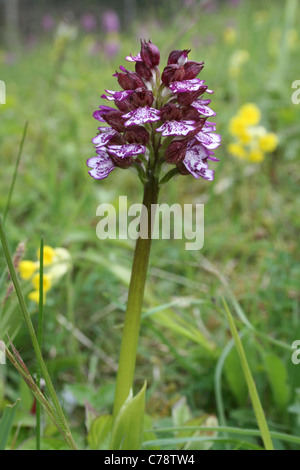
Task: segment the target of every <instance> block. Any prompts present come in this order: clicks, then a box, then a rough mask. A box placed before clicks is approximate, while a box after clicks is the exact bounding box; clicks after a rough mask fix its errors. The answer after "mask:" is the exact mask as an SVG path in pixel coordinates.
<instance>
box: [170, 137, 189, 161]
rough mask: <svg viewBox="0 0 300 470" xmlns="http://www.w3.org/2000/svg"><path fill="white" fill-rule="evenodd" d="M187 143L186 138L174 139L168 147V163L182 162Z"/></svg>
mask: <svg viewBox="0 0 300 470" xmlns="http://www.w3.org/2000/svg"><path fill="white" fill-rule="evenodd" d="M186 146H187V143H186V142H185V141H184V140H173V141H172V142H171V143H170V145H169V146H168V147H167V148H166V151H165V159H166V161H167V162H168V163H180V162H182V160H184V157H185V154H186Z"/></svg>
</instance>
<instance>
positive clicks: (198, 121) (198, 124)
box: [189, 114, 207, 139]
mask: <svg viewBox="0 0 300 470" xmlns="http://www.w3.org/2000/svg"><path fill="white" fill-rule="evenodd" d="M206 119H207V118H203V117H199V114H198V118H197V119H196V123H195V124H194V125H195V127H196V129H195V130H193V131H191V132H189V139H191V138H192V137H194V136H195V135H197V134H198V133H199V132H200V131H201V129H202V127H203V126H204V124H205V121H206Z"/></svg>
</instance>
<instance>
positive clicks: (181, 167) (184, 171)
mask: <svg viewBox="0 0 300 470" xmlns="http://www.w3.org/2000/svg"><path fill="white" fill-rule="evenodd" d="M176 166H177V170H178V171H179V173H180V174H181V175H190V174H191V173H190V172H189V170H188V169H187V168H186V167H185V165H184V164H183V163H182V161H181V162H179V163H177V165H176Z"/></svg>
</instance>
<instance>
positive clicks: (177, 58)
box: [168, 49, 191, 65]
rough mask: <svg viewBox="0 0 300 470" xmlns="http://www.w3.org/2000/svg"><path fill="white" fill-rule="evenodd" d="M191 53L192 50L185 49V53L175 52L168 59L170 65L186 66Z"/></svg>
mask: <svg viewBox="0 0 300 470" xmlns="http://www.w3.org/2000/svg"><path fill="white" fill-rule="evenodd" d="M190 52H191V49H185V50H183V51H180V50H178V51H177V50H175V51H172V52H171V53H170V55H169V57H168V65H170V64H177V65H184V64H185V63H186V62H187V59H188V54H189V53H190Z"/></svg>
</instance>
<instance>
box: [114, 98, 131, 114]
mask: <svg viewBox="0 0 300 470" xmlns="http://www.w3.org/2000/svg"><path fill="white" fill-rule="evenodd" d="M115 105H116V106H117V108H118V109H119V110H120V111H121V112H122V114H126V113H129V112H130V111H132V110H133V109H134V106H132V104H131V103H130V99H129V98H126V100H123V101H117V100H116V101H115Z"/></svg>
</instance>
